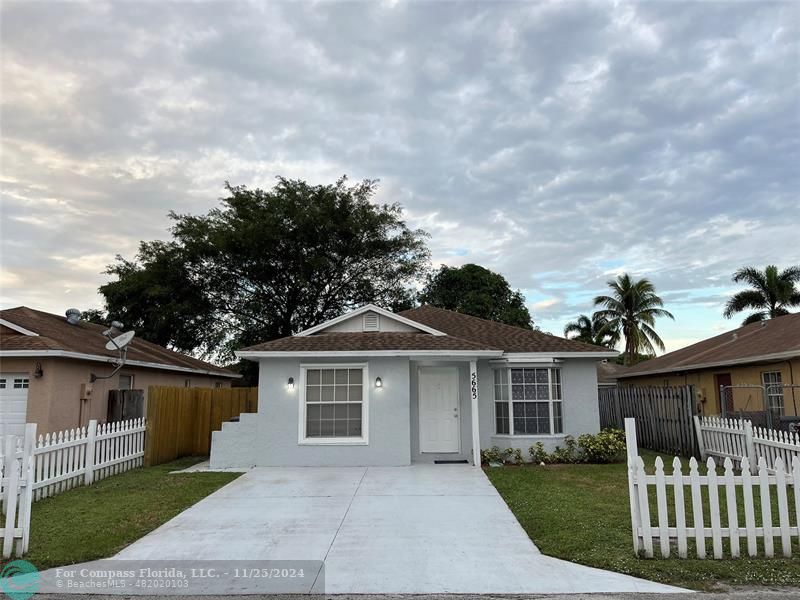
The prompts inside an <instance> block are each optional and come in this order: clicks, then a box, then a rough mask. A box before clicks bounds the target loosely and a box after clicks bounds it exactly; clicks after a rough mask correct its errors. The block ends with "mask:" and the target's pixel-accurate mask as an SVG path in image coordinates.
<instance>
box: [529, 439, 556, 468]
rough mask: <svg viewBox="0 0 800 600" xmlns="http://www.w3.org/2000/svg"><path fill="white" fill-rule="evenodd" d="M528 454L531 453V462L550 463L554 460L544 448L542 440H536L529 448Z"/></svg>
mask: <svg viewBox="0 0 800 600" xmlns="http://www.w3.org/2000/svg"><path fill="white" fill-rule="evenodd" d="M528 454H530V455H531V462H534V463H536V464H537V465H538V464H541V463H545V464H548V463H550V462H552V460H551V457H550V455H549V454H548V453H547V451H546V450H545V449H544V444H543V443H542V442H536V443H535V444H534V445H533V446H531V447H530V448H528Z"/></svg>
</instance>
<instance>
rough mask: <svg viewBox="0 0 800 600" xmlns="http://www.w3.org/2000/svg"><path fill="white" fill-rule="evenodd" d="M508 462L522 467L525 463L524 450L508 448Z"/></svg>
mask: <svg viewBox="0 0 800 600" xmlns="http://www.w3.org/2000/svg"><path fill="white" fill-rule="evenodd" d="M506 462H507V463H509V464H512V465H521V464H522V463H523V462H524V461H523V460H522V450H520V449H519V448H507V449H506Z"/></svg>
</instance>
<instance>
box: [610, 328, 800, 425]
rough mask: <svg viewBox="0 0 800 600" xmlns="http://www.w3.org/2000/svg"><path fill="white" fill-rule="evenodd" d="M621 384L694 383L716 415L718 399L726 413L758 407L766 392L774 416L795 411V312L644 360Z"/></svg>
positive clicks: (798, 399) (798, 363) (798, 393)
mask: <svg viewBox="0 0 800 600" xmlns="http://www.w3.org/2000/svg"><path fill="white" fill-rule="evenodd" d="M620 384H624V385H656V386H678V385H693V386H695V392H696V394H697V397H698V401H699V402H700V403H701V407H702V412H703V413H704V414H707V415H717V414H720V413H721V412H722V402H723V400H724V401H725V403H726V407H725V408H726V412H727V413H732V412H735V411H744V412H753V411H762V410H764V408H765V407H764V399H763V396H764V391H766V392H767V393H766V395H767V398H766V401H767V402H766V403H767V405H768V406H769V408H770V409H771V410H772V412H773V415H774V416H779V415H790V416H791V415H800V412H798V408H800V387H792V386H794V385H797V384H800V313H797V314H791V315H785V316H783V317H777V318H775V319H770V320H768V321H762V322H761V323H753V324H751V325H745V326H744V327H740V328H739V329H735V330H733V331H729V332H727V333H723V334H721V335H718V336H715V337H712V338H709V339H707V340H703V341H702V342H698V343H696V344H692V345H691V346H687V347H686V348H681V349H680V350H676V351H675V352H670V353H669V354H665V355H663V356H659V357H658V358H653V359H650V360H647V361H645V362H643V363H640V364H638V365H635V366H633V367H631V368H630V369H629V370H628V371H627V372H626V373H624V374H623V375H621V376H620ZM720 386H723V390H722V395H723V396H722V397H721V396H720ZM728 386H733V387H728ZM736 386H739V387H736ZM744 386H749V387H744ZM761 386H763V390H762V387H761Z"/></svg>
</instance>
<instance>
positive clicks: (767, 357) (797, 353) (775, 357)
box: [618, 350, 800, 379]
mask: <svg viewBox="0 0 800 600" xmlns="http://www.w3.org/2000/svg"><path fill="white" fill-rule="evenodd" d="M790 358H800V350H788V351H786V352H774V353H772V354H760V355H758V356H748V357H745V358H735V359H732V360H722V361H716V362H708V363H697V364H692V365H682V366H674V367H664V368H661V369H651V370H648V371H637V372H635V373H624V374H620V375H619V376H618V378H619V379H627V378H632V377H643V376H645V375H663V374H664V373H683V372H686V371H701V370H703V369H715V368H717V367H729V366H738V365H747V364H752V363H759V362H769V361H781V360H786V359H790Z"/></svg>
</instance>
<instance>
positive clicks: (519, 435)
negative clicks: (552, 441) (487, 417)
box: [492, 365, 567, 438]
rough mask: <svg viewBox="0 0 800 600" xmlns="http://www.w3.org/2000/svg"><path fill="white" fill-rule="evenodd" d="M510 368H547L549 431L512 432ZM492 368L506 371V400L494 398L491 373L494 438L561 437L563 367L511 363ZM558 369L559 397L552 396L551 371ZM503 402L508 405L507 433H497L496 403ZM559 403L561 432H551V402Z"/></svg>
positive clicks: (552, 416)
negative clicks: (511, 364) (510, 364)
mask: <svg viewBox="0 0 800 600" xmlns="http://www.w3.org/2000/svg"><path fill="white" fill-rule="evenodd" d="M512 369H547V395H548V399H547V405H548V410H549V413H550V433H514V398H513V394H512V392H511V385H512V384H511V371H512ZM494 370H500V371H506V378H507V381H506V386H507V394H508V400H496V399H495V387H496V385H497V384H495V383H494V372H493V373H492V407H493V408H492V413H493V414H494V425H493V427H494V433H493V434H492V437H496V438H563V437H566V436H567V433H566V418H565V416H564V369H562V368H561V367H553V366H551V365H513V366H505V367H500V368H496V369H494ZM554 370H558V371H559V374H560V381H559V385H560V386H561V398H560V399H554V398H553V371H554ZM517 402H544V400H517ZM501 403H505V404H506V405H508V433H497V405H498V404H501ZM556 403H559V404H561V430H562V432H561V433H553V431H554V430H555V420H556V419H555V411H554V409H553V404H556Z"/></svg>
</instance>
